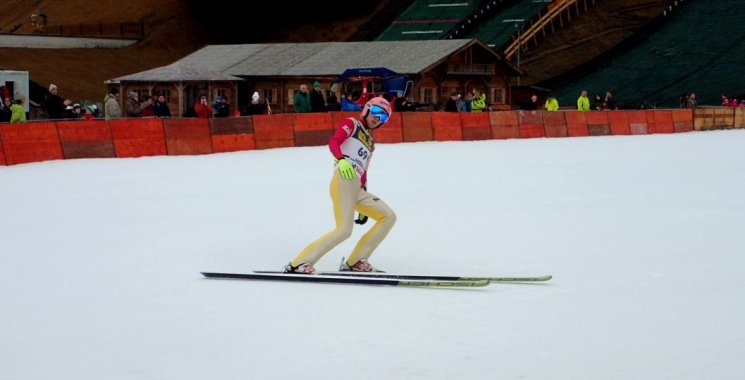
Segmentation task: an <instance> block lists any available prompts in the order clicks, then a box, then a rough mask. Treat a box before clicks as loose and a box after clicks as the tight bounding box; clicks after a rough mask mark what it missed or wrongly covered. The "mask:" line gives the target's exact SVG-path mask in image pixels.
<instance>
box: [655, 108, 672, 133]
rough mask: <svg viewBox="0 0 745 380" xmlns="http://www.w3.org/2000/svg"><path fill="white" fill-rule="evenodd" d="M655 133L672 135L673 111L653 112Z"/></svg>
mask: <svg viewBox="0 0 745 380" xmlns="http://www.w3.org/2000/svg"><path fill="white" fill-rule="evenodd" d="M652 113H654V125H655V133H673V132H675V129H674V128H673V111H665V110H654V111H652Z"/></svg>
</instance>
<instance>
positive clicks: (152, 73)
mask: <svg viewBox="0 0 745 380" xmlns="http://www.w3.org/2000/svg"><path fill="white" fill-rule="evenodd" d="M240 82H243V79H242V78H238V77H235V76H232V75H227V74H223V73H220V72H215V71H212V70H209V69H208V68H203V67H193V66H190V65H188V64H186V63H184V62H180V61H178V62H174V63H172V64H170V65H167V66H163V67H158V68H155V69H152V70H147V71H142V72H139V73H135V74H130V75H125V76H123V77H119V78H114V79H110V80H107V81H106V83H107V84H108V85H110V86H111V85H119V86H120V88H119V90H120V96H119V101H120V103H121V104H120V105H121V106H122V110H124V102H125V101H126V99H127V94H128V93H129V92H131V91H134V92H136V93H137V94H138V95H139V97H140V99H143V96H144V95H151V96H158V95H163V96H165V98H166V102H167V103H168V106H169V108H170V110H171V115H173V116H174V117H177V116H186V115H188V114H189V109H190V108H191V109H193V106H194V104H195V103H196V102H197V99H199V96H200V95H202V94H205V95H207V98H208V100H209V102H210V103H212V101H213V100H214V99H216V98H217V96H218V95H220V96H224V97H227V99H228V103H229V104H230V109H231V112H232V110H235V109H237V108H236V107H237V106H238V103H237V94H238V83H240Z"/></svg>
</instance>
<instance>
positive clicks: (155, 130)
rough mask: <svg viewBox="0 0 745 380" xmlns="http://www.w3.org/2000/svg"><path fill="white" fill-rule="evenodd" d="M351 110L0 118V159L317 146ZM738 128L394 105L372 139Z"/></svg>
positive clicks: (738, 120)
mask: <svg viewBox="0 0 745 380" xmlns="http://www.w3.org/2000/svg"><path fill="white" fill-rule="evenodd" d="M347 117H355V118H357V117H359V114H358V113H357V112H331V113H322V114H321V113H315V114H281V115H256V116H246V117H230V118H216V119H214V118H213V119H181V118H173V119H170V118H169V119H157V118H144V119H121V120H113V121H110V122H109V121H104V120H100V119H99V120H90V121H85V120H69V121H57V122H26V123H16V124H1V125H0V165H14V164H20V163H26V162H36V161H45V160H56V159H62V158H66V159H71V158H105V157H141V156H155V155H194V154H209V153H220V152H233V151H241V150H253V149H270V148H279V147H295V146H318V145H325V144H327V143H328V140H329V138H330V137H331V135H332V134H333V132H334V130H335V129H336V128H337V127H338V126H339V125H340V124H341V122H342V121H343V120H344V119H345V118H347ZM726 128H745V109H743V108H737V109H735V108H719V107H717V108H713V107H712V108H697V109H695V110H689V109H682V110H646V111H645V110H630V111H625V110H621V111H589V112H579V111H559V112H547V111H542V110H540V111H494V112H474V113H463V112H459V113H456V112H396V113H394V114H393V115H392V117H391V119H390V120H389V121H388V123H386V124H385V125H384V126H383V127H381V128H380V129H377V130H375V132H374V134H373V136H374V137H375V141H376V142H378V143H400V142H418V141H461V140H487V139H510V138H537V137H576V136H604V135H629V134H631V135H640V134H652V133H674V132H689V131H693V130H708V129H726Z"/></svg>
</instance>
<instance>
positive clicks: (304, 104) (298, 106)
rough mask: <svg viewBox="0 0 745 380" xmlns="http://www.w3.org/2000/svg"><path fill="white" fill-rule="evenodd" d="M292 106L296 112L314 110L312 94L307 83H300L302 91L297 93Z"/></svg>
mask: <svg viewBox="0 0 745 380" xmlns="http://www.w3.org/2000/svg"><path fill="white" fill-rule="evenodd" d="M292 106H293V107H294V108H295V112H297V113H307V112H312V108H311V105H310V94H308V86H307V85H305V84H301V85H300V91H298V92H296V93H295V98H294V99H293V101H292Z"/></svg>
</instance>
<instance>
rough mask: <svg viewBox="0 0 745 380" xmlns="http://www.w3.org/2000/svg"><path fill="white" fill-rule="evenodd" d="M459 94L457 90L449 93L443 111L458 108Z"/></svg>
mask: <svg viewBox="0 0 745 380" xmlns="http://www.w3.org/2000/svg"><path fill="white" fill-rule="evenodd" d="M460 103H461V100H460V94H459V93H457V92H454V93H452V94H451V95H450V99H448V102H447V104H445V111H446V112H458V109H460V107H459V106H460Z"/></svg>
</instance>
